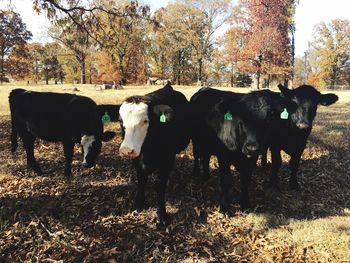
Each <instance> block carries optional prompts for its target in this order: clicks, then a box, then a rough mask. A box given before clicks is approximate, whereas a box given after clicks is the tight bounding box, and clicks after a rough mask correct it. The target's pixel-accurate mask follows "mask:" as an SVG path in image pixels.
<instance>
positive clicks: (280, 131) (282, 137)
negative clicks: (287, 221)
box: [262, 84, 338, 189]
mask: <svg viewBox="0 0 350 263" xmlns="http://www.w3.org/2000/svg"><path fill="white" fill-rule="evenodd" d="M278 87H279V89H280V91H281V96H283V97H285V98H286V99H289V100H291V101H292V102H294V103H295V104H296V106H297V108H296V110H295V112H292V113H290V114H289V116H288V119H287V120H279V121H278V125H277V128H276V129H275V130H274V131H273V133H272V136H271V139H270V142H269V147H270V150H271V159H272V171H271V177H270V178H271V182H270V183H271V185H272V186H273V187H277V186H278V177H277V173H278V170H279V169H280V167H281V164H282V159H281V150H283V151H285V152H286V153H287V154H289V155H290V157H291V159H290V162H289V163H290V167H291V177H290V181H289V185H290V187H291V188H292V189H298V188H299V185H298V181H297V170H298V167H299V162H300V158H301V155H302V154H303V152H304V149H305V146H306V143H307V139H308V137H309V135H310V133H311V130H312V123H313V120H314V118H315V116H316V112H317V106H318V105H323V106H329V105H331V104H333V103H335V102H336V101H337V100H338V96H337V95H335V94H333V93H328V94H321V93H320V92H319V91H317V90H316V89H315V88H314V87H312V86H309V85H302V86H300V87H298V88H296V89H292V90H291V89H288V88H287V87H284V86H283V85H281V84H280V85H278ZM266 152H267V148H266V149H265V151H264V153H263V156H262V164H266Z"/></svg>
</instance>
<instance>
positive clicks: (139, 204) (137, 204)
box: [134, 199, 146, 212]
mask: <svg viewBox="0 0 350 263" xmlns="http://www.w3.org/2000/svg"><path fill="white" fill-rule="evenodd" d="M134 207H135V209H136V210H137V211H138V212H141V211H143V210H144V209H145V208H146V201H145V200H138V199H136V200H135V203H134Z"/></svg>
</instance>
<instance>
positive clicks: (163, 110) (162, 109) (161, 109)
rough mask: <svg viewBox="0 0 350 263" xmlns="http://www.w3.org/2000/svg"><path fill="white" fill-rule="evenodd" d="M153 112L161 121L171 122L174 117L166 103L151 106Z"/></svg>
mask: <svg viewBox="0 0 350 263" xmlns="http://www.w3.org/2000/svg"><path fill="white" fill-rule="evenodd" d="M153 113H154V115H155V117H156V119H157V120H159V122H161V123H166V122H171V121H172V120H173V118H174V110H173V109H172V108H171V107H170V106H169V105H166V104H158V105H155V106H154V107H153Z"/></svg>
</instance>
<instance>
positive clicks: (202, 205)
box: [0, 120, 350, 262]
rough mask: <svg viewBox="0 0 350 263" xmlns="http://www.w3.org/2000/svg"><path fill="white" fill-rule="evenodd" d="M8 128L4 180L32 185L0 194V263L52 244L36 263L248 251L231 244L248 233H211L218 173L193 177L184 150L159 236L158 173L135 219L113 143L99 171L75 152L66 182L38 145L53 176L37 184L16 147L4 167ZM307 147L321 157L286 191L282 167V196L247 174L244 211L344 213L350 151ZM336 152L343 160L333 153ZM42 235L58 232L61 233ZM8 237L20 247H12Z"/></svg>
mask: <svg viewBox="0 0 350 263" xmlns="http://www.w3.org/2000/svg"><path fill="white" fill-rule="evenodd" d="M8 127H9V122H8V121H4V120H1V129H2V131H3V132H2V133H1V135H0V141H1V145H2V146H1V147H2V148H1V150H2V151H1V153H0V154H1V157H2V158H3V160H4V161H3V164H2V165H1V166H2V167H1V170H3V171H6V172H7V173H10V174H12V175H13V176H12V177H11V179H10V180H12V179H13V180H16V181H18V182H17V183H18V184H20V183H21V182H22V181H23V180H25V181H33V184H31V185H29V190H28V189H27V191H19V190H18V188H16V187H17V186H16V184H13V185H12V184H11V182H9V183H8V185H9V186H10V187H11V189H9V190H8V189H3V190H1V195H0V207H1V217H0V220H1V222H0V223H1V228H0V230H1V231H2V233H3V234H2V235H1V234H0V237H1V238H2V239H3V240H6V242H5V243H1V242H0V247H1V248H2V249H0V250H2V252H0V259H3V260H4V261H5V262H6V261H11V260H8V259H16V260H23V259H26V258H27V257H28V256H27V254H26V253H27V251H32V252H33V251H34V252H35V249H36V248H37V247H44V246H45V242H49V243H50V242H51V243H52V242H53V243H54V245H52V247H51V248H50V249H47V250H45V251H44V252H41V253H43V254H42V255H41V256H40V258H45V257H48V256H50V255H54V258H55V259H66V260H68V261H84V260H85V261H88V262H101V261H107V260H108V259H111V258H113V259H115V260H116V261H117V262H142V261H146V258H147V260H150V261H166V260H168V261H170V262H171V261H181V260H186V259H193V258H197V259H200V258H204V259H209V258H214V259H215V260H216V261H220V260H223V261H225V260H227V259H230V260H232V261H234V260H240V259H242V258H243V256H244V255H245V253H247V254H249V247H248V246H247V247H245V245H242V244H243V243H239V242H238V243H237V244H236V243H234V241H235V239H236V238H237V239H238V237H239V236H240V237H242V236H245V235H249V231H250V230H249V229H245V228H241V229H240V228H238V227H234V226H232V227H231V228H229V231H228V232H225V233H224V232H222V233H220V231H219V232H218V231H216V232H215V235H212V232H211V231H213V230H211V229H213V228H218V227H219V226H220V224H221V223H220V222H221V221H220V220H219V219H216V218H215V217H216V216H217V214H218V213H217V210H218V209H217V208H218V200H219V197H220V192H221V191H220V187H219V172H218V170H217V169H216V168H214V169H211V178H210V180H209V181H208V182H201V180H200V179H199V178H193V176H192V159H191V152H190V147H189V148H188V149H187V150H186V152H185V153H183V154H182V155H181V157H180V156H178V157H177V160H176V163H175V169H174V171H173V172H172V174H171V177H170V180H169V185H168V190H167V194H166V200H167V204H168V205H167V211H168V213H169V214H170V215H171V217H172V223H171V224H170V226H169V227H168V228H167V229H166V230H165V231H164V230H160V231H157V230H156V229H155V224H154V221H153V219H154V217H155V206H156V194H155V191H154V181H155V180H156V176H155V175H152V176H150V180H149V182H148V185H147V188H146V198H147V199H148V202H149V204H150V208H149V209H147V210H145V211H143V212H134V211H133V198H134V195H135V191H136V178H135V172H134V170H133V168H132V165H131V162H130V161H126V160H123V159H121V158H119V156H118V155H117V149H118V144H119V143H120V138H116V139H114V140H113V141H112V142H109V143H106V144H104V146H103V149H102V153H101V155H100V156H99V158H98V161H97V163H98V166H97V167H96V168H95V169H93V170H83V169H82V168H81V167H80V164H78V163H79V160H80V159H81V154H80V153H79V152H78V151H76V154H75V157H74V160H75V161H74V162H73V170H72V173H73V176H74V178H73V180H72V181H71V182H66V181H65V180H64V178H63V165H64V158H63V151H62V149H61V146H60V145H59V144H47V145H46V144H45V147H44V148H43V149H40V152H42V153H40V154H39V155H38V161H39V162H40V163H41V164H42V166H43V169H53V171H52V173H51V174H50V175H47V176H44V177H42V178H37V177H36V176H35V175H34V174H33V173H27V171H26V168H25V167H26V166H25V155H24V152H23V148H22V147H21V146H20V149H19V151H18V155H17V157H18V160H16V158H14V159H12V161H11V163H10V164H9V163H8V162H6V160H8V153H9V141H8V139H7V138H9V137H8V136H9V132H8V129H7V128H8ZM310 143H311V144H317V145H318V146H319V147H322V148H326V149H327V150H328V151H329V154H328V155H323V156H321V157H317V158H313V159H308V160H303V161H302V162H301V164H300V169H299V172H298V178H299V182H300V184H301V190H300V191H298V192H295V191H290V190H288V187H287V185H288V179H289V169H288V167H287V165H285V164H284V165H283V166H282V168H281V171H280V183H281V191H272V190H270V189H267V188H266V180H267V179H268V177H267V174H268V171H266V170H263V169H262V168H260V167H258V168H257V169H256V171H255V172H254V175H253V177H252V184H251V187H250V197H251V203H252V205H253V208H252V211H253V212H252V213H255V214H261V215H263V216H264V217H265V218H266V225H267V227H272V228H275V227H278V226H280V225H285V224H288V222H289V220H290V219H302V220H308V219H316V218H323V217H327V216H334V215H342V214H343V213H344V209H346V208H347V209H350V191H349V190H348V189H350V185H349V184H350V178H349V172H348V167H350V166H349V159H350V158H349V151H346V152H345V151H344V150H346V149H348V144H347V145H341V147H339V148H338V145H337V146H334V145H332V144H327V143H325V142H323V141H322V140H320V139H318V138H317V137H312V138H311V140H310ZM340 150H341V151H343V152H342V154H339V151H340ZM44 152H45V153H44ZM20 171H21V172H20ZM233 178H234V185H233V188H232V201H233V203H232V209H233V210H234V211H236V210H237V209H238V199H239V198H238V196H239V192H240V189H239V177H238V176H237V173H235V172H233ZM31 189H32V192H31ZM7 190H8V192H7ZM236 216H237V217H240V216H239V215H236ZM213 217H214V218H213ZM232 219H233V220H234V219H235V216H234V217H233V218H232ZM33 222H36V223H37V224H38V226H37V229H36V230H35V231H36V232H35V233H32V234H30V235H29V234H28V231H29V233H31V232H30V231H31V230H30V225H31V224H33ZM38 222H40V223H38ZM213 222H214V223H213ZM223 222H224V223H230V221H227V220H226V221H225V220H224V221H223ZM231 223H232V222H231ZM16 225H17V226H22V228H23V231H22V232H21V231H19V232H16V231H15V226H16ZM42 225H43V226H45V228H46V229H45V228H44V227H42ZM28 229H29V230H28ZM60 231H61V232H60ZM6 233H7V234H6ZM48 233H61V234H62V236H59V234H54V235H50V234H48ZM262 233H263V232H262ZM7 235H9V236H7ZM16 238H18V240H17V241H16V242H15V241H13V240H15V239H16ZM33 238H34V239H35V238H36V239H38V240H37V243H36V245H34V247H33V246H29V245H28V244H29V243H28V242H29V241H31V240H33ZM56 239H57V240H56ZM65 242H66V243H67V242H68V243H71V244H73V245H74V246H73V245H71V247H69V246H68V247H67V244H65ZM72 246H73V247H72ZM34 252H33V253H34ZM235 253H236V254H235ZM211 254H212V255H211ZM228 254H230V255H231V256H227V255H228ZM12 256H13V257H12ZM14 257H15V258H14ZM248 258H249V257H248ZM215 260H213V261H215Z"/></svg>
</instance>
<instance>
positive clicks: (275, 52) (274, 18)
mask: <svg viewBox="0 0 350 263" xmlns="http://www.w3.org/2000/svg"><path fill="white" fill-rule="evenodd" d="M247 1H248V9H249V18H248V24H249V29H248V32H249V37H248V42H247V45H246V47H245V56H246V57H247V59H250V60H251V61H252V63H253V65H254V66H255V73H256V79H257V88H258V89H259V86H260V76H261V74H267V76H268V78H267V81H266V84H267V86H269V85H270V80H271V75H273V74H275V75H282V76H284V78H285V82H287V78H288V76H290V75H291V74H292V63H293V56H294V43H293V41H294V40H293V34H294V31H293V30H294V24H293V19H292V17H293V15H294V9H295V0H247ZM291 30H292V31H291ZM290 33H292V34H291V35H290Z"/></svg>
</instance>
